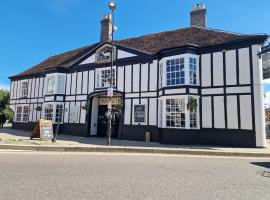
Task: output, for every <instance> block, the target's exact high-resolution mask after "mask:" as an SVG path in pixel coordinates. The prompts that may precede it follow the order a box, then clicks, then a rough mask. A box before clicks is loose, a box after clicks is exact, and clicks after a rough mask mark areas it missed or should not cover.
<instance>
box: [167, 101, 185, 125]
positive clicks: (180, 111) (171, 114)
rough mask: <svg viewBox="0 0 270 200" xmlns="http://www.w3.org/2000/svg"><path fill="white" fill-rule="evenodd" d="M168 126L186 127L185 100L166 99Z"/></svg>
mask: <svg viewBox="0 0 270 200" xmlns="http://www.w3.org/2000/svg"><path fill="white" fill-rule="evenodd" d="M166 126H167V127H180V128H182V127H185V99H182V98H181V99H166Z"/></svg>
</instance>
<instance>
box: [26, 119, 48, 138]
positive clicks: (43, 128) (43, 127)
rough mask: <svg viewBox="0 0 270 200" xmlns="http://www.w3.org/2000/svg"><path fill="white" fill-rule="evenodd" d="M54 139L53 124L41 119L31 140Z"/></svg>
mask: <svg viewBox="0 0 270 200" xmlns="http://www.w3.org/2000/svg"><path fill="white" fill-rule="evenodd" d="M33 138H41V139H49V140H51V139H53V124H52V121H51V120H45V119H40V120H38V121H37V122H36V125H35V127H34V129H33V132H32V135H31V137H30V139H31V140H32V139H33Z"/></svg>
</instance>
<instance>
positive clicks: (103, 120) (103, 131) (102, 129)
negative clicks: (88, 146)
mask: <svg viewBox="0 0 270 200" xmlns="http://www.w3.org/2000/svg"><path fill="white" fill-rule="evenodd" d="M112 109H113V113H114V114H113V119H112V135H111V137H112V138H117V136H118V130H119V123H120V117H121V116H120V114H119V113H120V112H119V111H117V110H116V107H115V106H113V107H112ZM107 111H108V107H107V105H99V106H98V127H97V132H98V136H100V137H107V128H108V118H107V116H106V113H107Z"/></svg>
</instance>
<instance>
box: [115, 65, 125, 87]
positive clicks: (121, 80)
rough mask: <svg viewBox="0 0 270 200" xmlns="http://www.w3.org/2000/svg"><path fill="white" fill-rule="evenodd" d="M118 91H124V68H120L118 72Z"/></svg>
mask: <svg viewBox="0 0 270 200" xmlns="http://www.w3.org/2000/svg"><path fill="white" fill-rule="evenodd" d="M117 73H118V74H117V90H119V91H121V92H123V91H124V67H123V66H121V67H118V70H117Z"/></svg>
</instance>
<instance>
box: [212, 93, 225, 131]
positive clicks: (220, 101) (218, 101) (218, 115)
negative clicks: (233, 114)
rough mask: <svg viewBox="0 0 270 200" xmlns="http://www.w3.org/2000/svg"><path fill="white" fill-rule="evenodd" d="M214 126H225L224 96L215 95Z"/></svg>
mask: <svg viewBox="0 0 270 200" xmlns="http://www.w3.org/2000/svg"><path fill="white" fill-rule="evenodd" d="M214 128H225V115H224V97H223V96H215V97H214Z"/></svg>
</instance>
